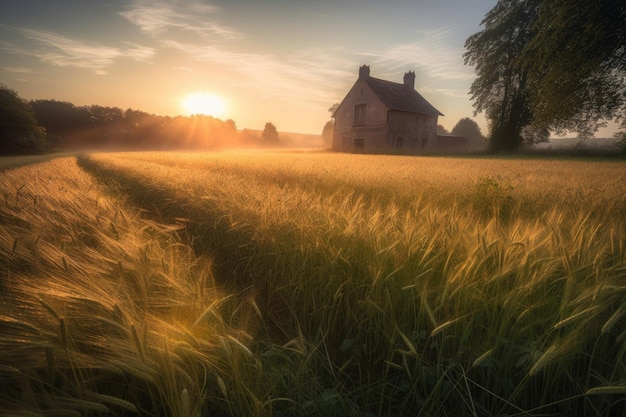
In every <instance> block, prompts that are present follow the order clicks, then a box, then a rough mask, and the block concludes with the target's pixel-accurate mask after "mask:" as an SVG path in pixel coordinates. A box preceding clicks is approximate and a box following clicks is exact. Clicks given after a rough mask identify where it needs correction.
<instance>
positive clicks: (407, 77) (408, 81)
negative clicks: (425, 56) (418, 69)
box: [404, 71, 415, 89]
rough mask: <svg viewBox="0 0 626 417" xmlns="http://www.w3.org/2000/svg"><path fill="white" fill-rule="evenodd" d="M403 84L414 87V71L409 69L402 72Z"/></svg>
mask: <svg viewBox="0 0 626 417" xmlns="http://www.w3.org/2000/svg"><path fill="white" fill-rule="evenodd" d="M404 85H407V86H409V87H411V88H412V89H415V72H413V71H409V72H407V73H405V74H404Z"/></svg>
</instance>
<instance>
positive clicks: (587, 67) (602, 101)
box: [519, 0, 626, 135]
mask: <svg viewBox="0 0 626 417" xmlns="http://www.w3.org/2000/svg"><path fill="white" fill-rule="evenodd" d="M625 22H626V3H624V1H623V0H595V1H588V0H550V1H542V2H541V4H540V6H539V9H538V18H537V22H536V23H535V31H536V34H535V36H534V37H533V38H532V40H531V41H530V43H529V44H528V45H527V46H526V48H525V50H524V52H523V54H522V55H521V57H520V60H519V64H520V65H521V66H522V67H524V68H525V69H526V70H527V71H528V74H529V79H530V82H531V84H532V85H533V94H532V97H531V99H532V100H531V101H532V103H531V104H532V106H533V114H534V115H535V120H536V123H537V124H541V125H543V126H545V127H548V128H552V129H555V130H564V129H568V130H574V131H577V132H580V133H582V134H583V135H590V134H592V133H593V132H594V131H595V130H596V129H597V127H598V126H599V125H601V124H602V122H603V120H604V119H618V120H620V119H621V120H623V119H624V118H625V113H626V46H625V45H626V30H625V29H624V28H625V25H626V23H625Z"/></svg>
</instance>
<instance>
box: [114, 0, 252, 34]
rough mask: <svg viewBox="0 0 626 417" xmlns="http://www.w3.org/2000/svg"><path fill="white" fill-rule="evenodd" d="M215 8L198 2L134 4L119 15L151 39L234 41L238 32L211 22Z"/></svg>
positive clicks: (144, 2) (136, 2)
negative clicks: (190, 37) (176, 37)
mask: <svg viewBox="0 0 626 417" xmlns="http://www.w3.org/2000/svg"><path fill="white" fill-rule="evenodd" d="M218 10H219V8H218V7H216V6H213V5H210V4H203V3H197V2H191V3H188V2H175V3H168V2H163V1H158V2H148V1H135V2H134V4H133V5H132V6H130V7H129V8H128V9H127V10H125V11H123V12H120V15H121V16H123V17H125V18H126V19H128V20H129V21H130V22H131V23H133V24H134V25H136V26H138V27H139V28H140V29H141V30H142V31H144V32H147V33H149V34H151V35H153V36H155V37H156V36H159V37H161V36H162V35H164V34H170V35H176V34H177V33H187V34H192V35H195V36H199V37H200V38H202V39H203V40H210V39H213V40H215V39H216V38H218V39H236V38H239V37H240V35H241V34H240V33H239V32H237V31H236V30H234V29H233V28H230V27H227V26H224V25H221V24H219V23H218V22H216V21H215V20H214V19H211V18H210V17H211V15H212V14H214V13H216V12H217V11H218Z"/></svg>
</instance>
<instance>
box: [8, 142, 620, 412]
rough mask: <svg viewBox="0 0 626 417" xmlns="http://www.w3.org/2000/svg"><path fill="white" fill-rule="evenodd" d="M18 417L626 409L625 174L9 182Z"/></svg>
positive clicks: (149, 160) (356, 162)
mask: <svg viewBox="0 0 626 417" xmlns="http://www.w3.org/2000/svg"><path fill="white" fill-rule="evenodd" d="M0 190H1V191H2V196H0V197H2V199H1V200H0V261H1V265H0V267H1V269H0V287H1V288H2V294H3V298H2V304H0V387H1V389H0V415H16V416H31V415H33V416H37V415H70V416H71V415H76V416H81V415H83V416H85V415H87V416H91V415H125V416H133V415H141V416H180V417H183V416H277V417H278V416H281V417H286V416H329V417H330V416H355V417H356V416H359V417H361V416H366V417H368V416H369V417H373V416H491V415H493V416H496V415H500V416H502V415H507V416H539V415H541V416H545V415H570V416H576V415H591V416H607V415H624V414H623V413H624V412H623V411H622V410H623V409H624V408H625V407H626V164H624V163H623V162H615V161H590V160H588V161H582V160H550V159H495V158H494V159H491V158H476V159H470V158H467V159H465V158H444V157H430V158H427V157H406V156H374V155H351V154H329V153H321V152H320V153H316V152H310V153H307V152H301V153H290V152H256V153H255V152H223V153H100V154H93V155H88V156H81V157H78V158H70V157H68V158H61V159H56V160H53V161H48V162H43V163H39V164H34V165H29V166H25V167H20V168H15V169H11V170H6V171H3V172H0Z"/></svg>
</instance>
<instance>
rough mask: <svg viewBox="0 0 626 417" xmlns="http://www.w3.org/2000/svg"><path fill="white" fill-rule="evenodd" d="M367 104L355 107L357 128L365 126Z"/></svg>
mask: <svg viewBox="0 0 626 417" xmlns="http://www.w3.org/2000/svg"><path fill="white" fill-rule="evenodd" d="M365 108H366V105H365V104H357V105H356V106H354V125H355V126H364V125H365Z"/></svg>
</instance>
